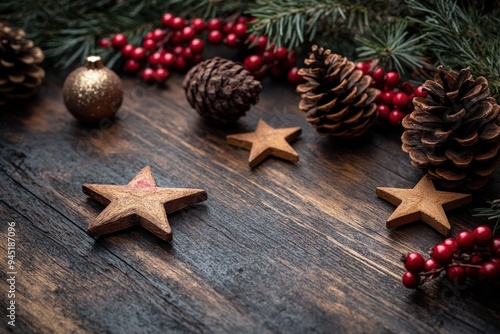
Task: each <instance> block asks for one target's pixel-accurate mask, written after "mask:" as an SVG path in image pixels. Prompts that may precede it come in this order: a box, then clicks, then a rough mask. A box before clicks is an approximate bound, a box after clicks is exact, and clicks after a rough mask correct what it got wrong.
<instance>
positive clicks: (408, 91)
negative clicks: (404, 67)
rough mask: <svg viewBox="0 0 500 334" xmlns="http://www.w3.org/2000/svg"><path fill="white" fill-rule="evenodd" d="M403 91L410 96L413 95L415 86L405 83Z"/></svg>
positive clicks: (402, 86)
mask: <svg viewBox="0 0 500 334" xmlns="http://www.w3.org/2000/svg"><path fill="white" fill-rule="evenodd" d="M401 90H402V91H403V92H405V93H406V94H408V95H410V94H413V86H412V85H411V83H409V82H403V83H402V84H401Z"/></svg>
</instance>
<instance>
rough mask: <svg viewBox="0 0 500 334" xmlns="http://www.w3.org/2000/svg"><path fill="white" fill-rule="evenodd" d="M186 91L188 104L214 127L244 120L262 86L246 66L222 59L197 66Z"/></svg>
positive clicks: (189, 73) (185, 87) (186, 83)
mask: <svg viewBox="0 0 500 334" xmlns="http://www.w3.org/2000/svg"><path fill="white" fill-rule="evenodd" d="M183 87H184V90H185V92H186V97H187V99H188V101H189V104H191V106H192V107H193V108H195V109H196V111H198V113H199V114H200V115H201V116H202V117H204V118H206V119H208V120H210V121H213V122H215V123H230V122H235V121H237V120H238V119H239V118H240V117H241V116H245V113H246V111H247V110H249V109H250V107H251V105H252V104H256V103H257V102H258V101H259V93H260V92H261V91H262V84H261V83H260V82H259V81H258V80H256V79H255V78H254V77H253V76H252V75H251V74H250V73H249V72H248V71H246V70H245V69H244V68H243V66H241V65H240V64H238V63H235V62H233V61H231V60H227V59H223V58H220V57H215V58H212V59H207V60H205V61H203V62H201V63H199V64H198V65H196V66H194V67H193V68H192V69H191V70H190V71H189V72H188V73H187V75H186V78H185V79H184V83H183Z"/></svg>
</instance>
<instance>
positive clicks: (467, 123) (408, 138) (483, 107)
mask: <svg viewBox="0 0 500 334" xmlns="http://www.w3.org/2000/svg"><path fill="white" fill-rule="evenodd" d="M422 88H423V90H424V91H426V92H427V96H426V97H416V98H414V100H413V103H414V105H415V110H414V111H413V112H412V113H411V114H409V115H408V116H406V117H405V118H404V120H403V123H402V124H403V127H404V128H405V130H406V131H405V132H404V133H403V136H402V138H401V139H402V141H403V146H402V147H403V151H404V152H406V153H408V154H409V155H410V158H411V163H412V165H413V166H415V167H416V168H418V169H421V170H424V171H426V172H428V173H429V175H430V176H431V178H432V179H434V180H436V181H437V182H438V183H439V184H441V185H443V186H445V187H448V188H453V187H457V186H462V185H464V186H466V187H467V188H469V189H478V188H480V187H482V186H484V185H485V184H486V182H487V180H488V177H489V176H490V175H491V173H493V171H494V170H495V169H496V168H497V166H498V164H499V162H500V155H499V153H498V149H499V146H500V127H499V125H500V116H499V113H500V106H498V105H497V104H496V101H495V99H494V98H492V97H491V96H490V91H489V89H488V81H487V80H486V79H485V78H483V77H478V78H476V79H475V78H474V77H473V76H472V74H471V72H470V71H469V70H468V69H463V70H461V71H460V73H457V72H454V71H446V70H445V69H444V68H443V67H442V66H440V67H438V73H437V74H436V76H435V77H434V80H428V81H426V82H425V83H424V84H423V85H422Z"/></svg>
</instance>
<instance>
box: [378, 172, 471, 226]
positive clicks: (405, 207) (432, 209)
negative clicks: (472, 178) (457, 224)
mask: <svg viewBox="0 0 500 334" xmlns="http://www.w3.org/2000/svg"><path fill="white" fill-rule="evenodd" d="M377 196H378V197H380V198H382V199H384V200H386V201H387V202H389V203H391V204H393V205H396V206H397V209H396V210H395V211H394V212H393V213H392V215H391V216H390V217H389V218H388V219H387V228H394V227H398V226H401V225H405V224H409V223H411V222H414V221H417V220H422V221H424V222H425V223H427V224H428V225H430V226H431V227H433V228H434V229H436V230H437V231H438V232H440V233H442V234H444V235H448V234H449V233H450V230H451V226H450V223H449V222H448V218H447V217H446V213H445V211H448V210H452V209H456V208H459V207H461V206H464V205H466V204H468V203H469V202H470V201H471V200H472V196H471V195H468V194H459V193H452V192H446V191H437V190H436V189H435V188H434V185H433V183H432V180H431V179H430V177H429V176H428V175H425V176H424V177H423V178H422V179H421V180H420V181H419V182H418V183H417V185H416V186H415V187H414V188H413V189H401V188H385V187H377Z"/></svg>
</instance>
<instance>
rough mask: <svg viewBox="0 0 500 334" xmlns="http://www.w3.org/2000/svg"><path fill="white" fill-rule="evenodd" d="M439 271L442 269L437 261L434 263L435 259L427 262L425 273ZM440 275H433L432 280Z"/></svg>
mask: <svg viewBox="0 0 500 334" xmlns="http://www.w3.org/2000/svg"><path fill="white" fill-rule="evenodd" d="M438 269H441V266H440V265H439V264H438V263H437V262H436V261H434V259H432V258H431V259H428V260H427V261H425V272H430V271H434V270H438ZM438 275H439V273H435V274H432V275H431V276H430V278H436V277H437V276H438Z"/></svg>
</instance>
